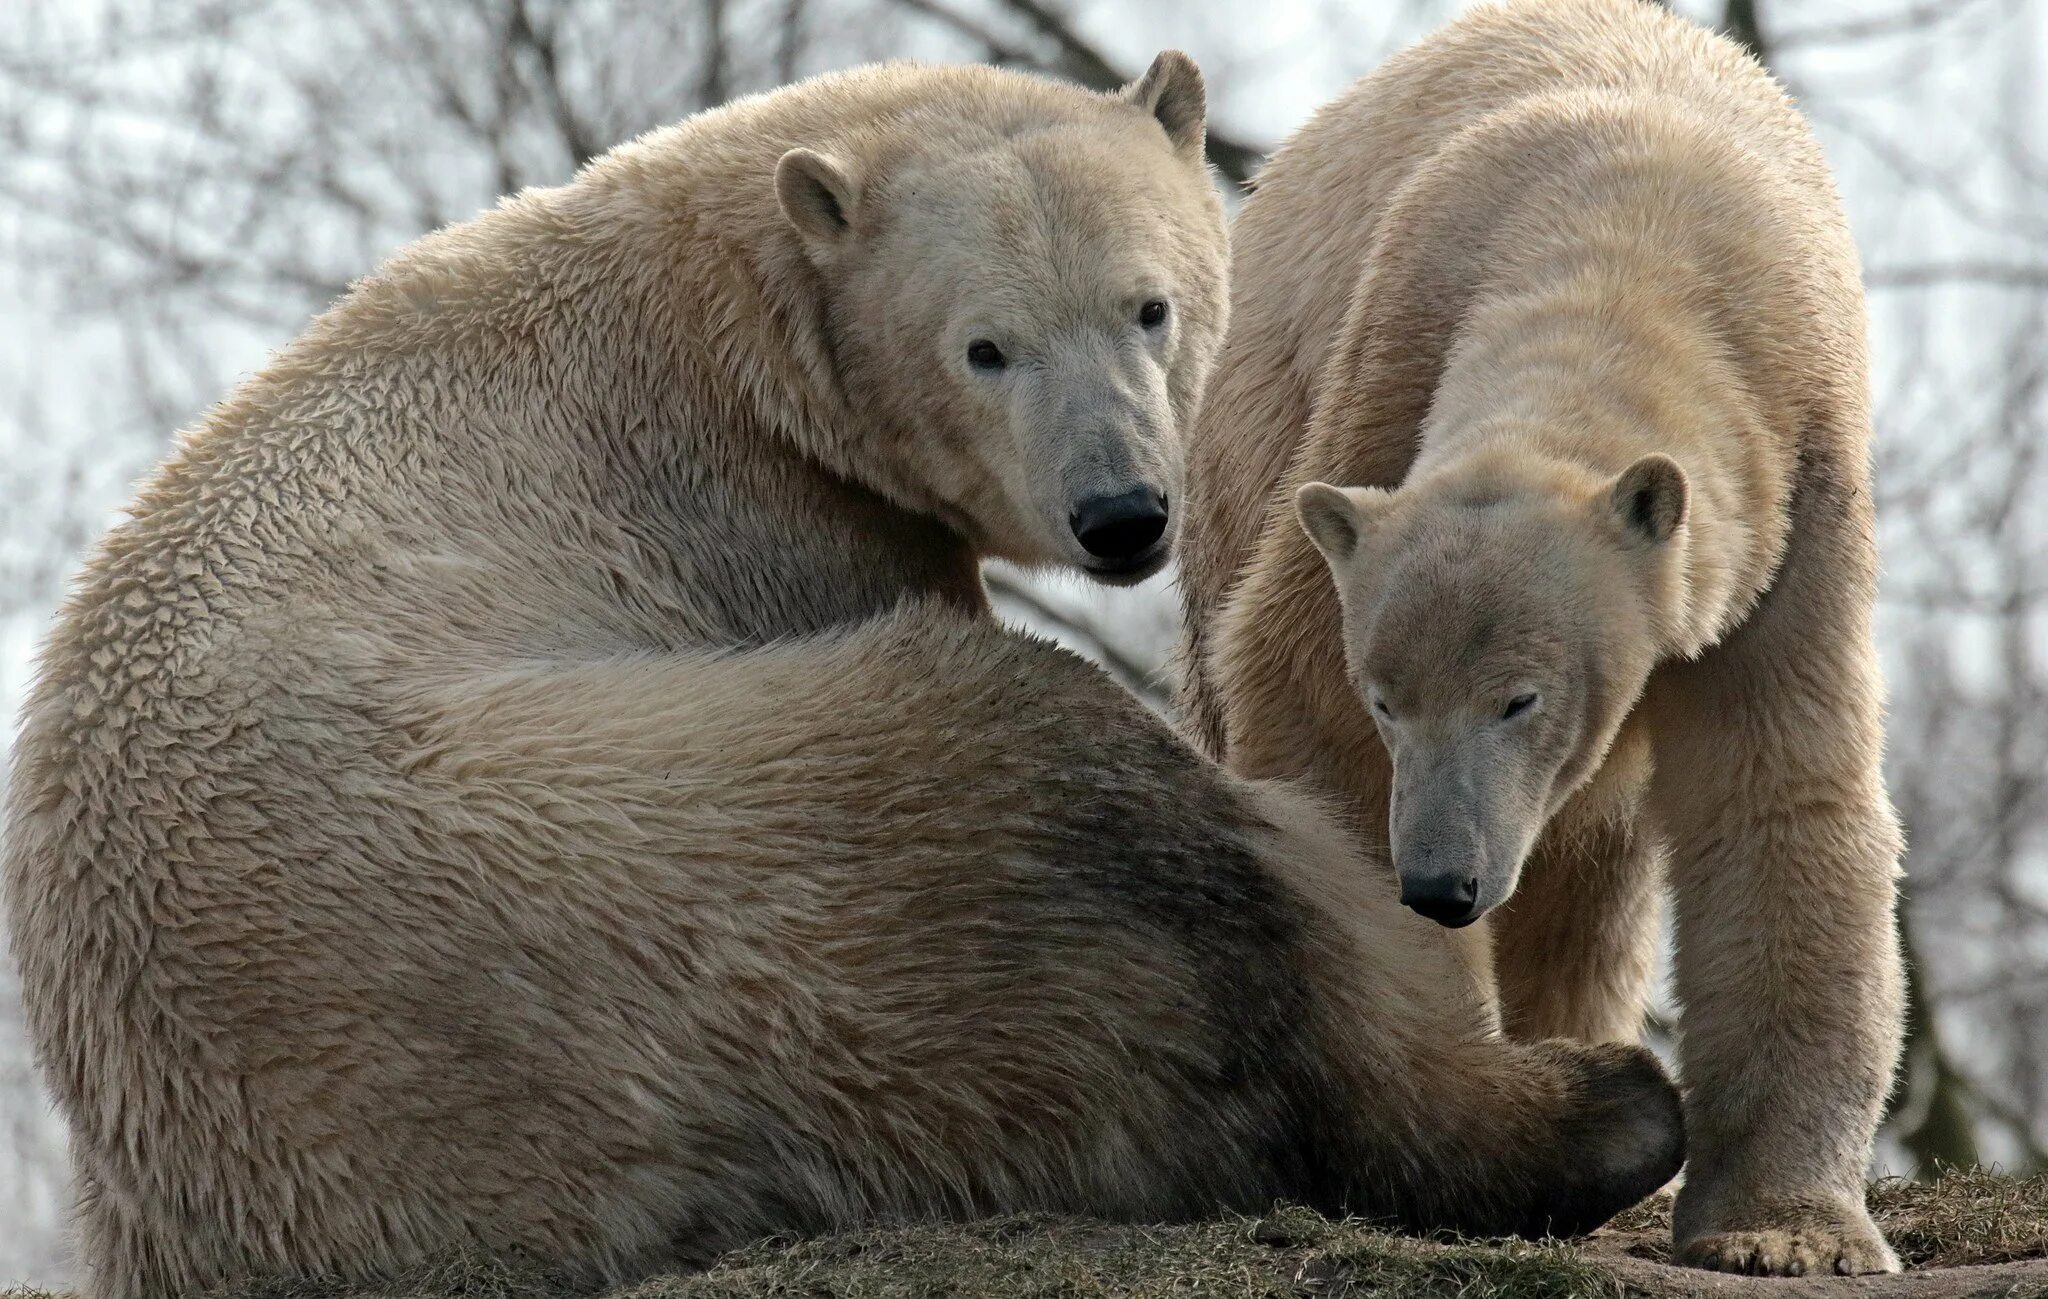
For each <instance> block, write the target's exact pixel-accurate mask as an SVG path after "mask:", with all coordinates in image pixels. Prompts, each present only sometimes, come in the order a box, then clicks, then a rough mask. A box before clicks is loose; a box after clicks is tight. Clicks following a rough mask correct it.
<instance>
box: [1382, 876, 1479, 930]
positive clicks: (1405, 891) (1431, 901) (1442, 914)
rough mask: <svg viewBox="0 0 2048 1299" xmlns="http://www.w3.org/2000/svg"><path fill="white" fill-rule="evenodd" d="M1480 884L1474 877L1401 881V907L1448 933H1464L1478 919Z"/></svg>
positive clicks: (1405, 878) (1424, 877)
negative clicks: (1452, 930) (1451, 931)
mask: <svg viewBox="0 0 2048 1299" xmlns="http://www.w3.org/2000/svg"><path fill="white" fill-rule="evenodd" d="M1478 899H1479V880H1478V879H1477V878H1476V877H1474V876H1471V875H1462V876H1461V875H1427V876H1423V877H1422V878H1420V879H1411V878H1410V877H1408V876H1406V875H1404V876H1402V877H1401V905H1402V906H1404V907H1407V908H1408V909H1409V910H1411V911H1413V912H1415V913H1416V914H1417V915H1420V916H1427V917H1428V918H1429V919H1431V920H1434V921H1436V922H1437V923H1438V924H1440V925H1443V926H1445V927H1446V928H1449V929H1461V928H1463V927H1464V926H1466V925H1469V924H1471V923H1472V922H1473V921H1474V920H1477V919H1478V918H1479V917H1478V915H1477V914H1476V910H1475V905H1476V903H1477V902H1478Z"/></svg>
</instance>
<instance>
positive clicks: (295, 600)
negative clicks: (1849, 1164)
mask: <svg viewBox="0 0 2048 1299" xmlns="http://www.w3.org/2000/svg"><path fill="white" fill-rule="evenodd" d="M1202 132H1203V93H1202V85H1201V81H1200V77H1199V74H1198V73H1197V72H1196V70H1195V68H1194V67H1193V65H1192V64H1191V63H1189V62H1188V61H1187V59H1186V58H1184V57H1182V56H1179V55H1175V54H1168V55H1163V56H1161V58H1160V59H1159V60H1158V61H1157V62H1156V63H1155V64H1154V65H1153V67H1152V69H1151V71H1150V72H1149V73H1148V74H1147V75H1146V76H1145V77H1144V78H1143V79H1142V80H1140V81H1138V82H1137V83H1135V84H1134V85H1132V86H1130V87H1129V88H1127V89H1126V90H1125V91H1124V92H1123V93H1120V94H1115V95H1107V96H1103V95H1095V94H1091V93H1088V92H1085V91H1082V90H1079V89H1076V88H1073V87H1068V86H1062V85H1058V84H1055V83H1051V82H1046V81H1041V80H1037V79H1034V78H1030V77H1026V76H1023V75H1020V74H1015V73H1008V72H999V71H995V70H991V69H985V68H958V69H933V68H921V67H908V66H892V67H884V68H879V69H868V70H861V71H856V72H851V73H846V74H842V75H837V76H831V77H826V78H822V79H819V80H815V81H811V82H807V83H804V84H802V85H799V86H796V87H794V88H791V89H787V90H783V91H780V92H777V93H774V94H771V95H767V96H764V97H759V98H753V99H747V100H743V101H740V102H738V103H735V104H733V105H731V106H729V107H726V108H723V109H720V110H718V111H715V112H711V113H707V114H704V115H702V116H700V117H697V118H694V119H691V120H689V121H687V122H685V123H683V124H682V125H680V126H678V127H675V128H673V129H669V130H664V131H660V132H656V133H654V134H652V135H649V136H647V137H646V138H644V139H641V140H639V141H637V142H634V143H632V144H629V145H626V146H624V147H622V148H620V149H618V150H616V151H614V152H613V153H611V154H610V155H608V156H606V157H604V158H602V159H600V160H598V161H597V162H595V163H594V164H592V165H591V166H590V167H588V168H587V169H586V170H585V171H584V172H583V173H582V174H581V175H579V176H578V177H577V178H576V179H575V180H574V181H573V182H572V183H571V184H569V185H567V186H564V187H562V188H559V189H552V190H541V191H533V192H528V193H526V194H523V195H520V196H519V197H517V198H514V199H511V200H508V201H507V202H506V203H504V204H503V205H501V206H500V207H499V208H498V209H497V210H496V211H493V212H491V213H489V214H487V215H485V216H483V217H482V218H480V219H478V220H476V221H472V222H470V223H467V224H464V225H460V226H456V227H453V228H451V229H448V230H446V231H443V232H441V233H439V234H436V235H433V236H431V237H429V238H427V239H424V240H422V241H420V242H419V243H417V244H415V245H414V246H412V247H411V248H408V249H406V250H405V251H403V252H401V253H400V254H399V255H398V256H397V257H396V258H394V259H393V260H392V261H391V262H390V264H388V265H387V266H386V267H384V268H383V269H382V270H381V271H380V272H379V273H377V274H376V275H374V276H372V277H370V278H369V279H367V280H365V281H364V282H363V283H361V284H360V285H358V286H357V287H356V288H355V289H354V290H352V291H351V292H350V294H349V295H348V296H347V297H346V298H345V299H344V300H343V301H342V302H341V303H340V304H338V305H337V306H336V307H335V308H334V309H333V310H332V311H330V312H328V313H327V314H326V315H324V316H323V317H321V318H320V319H319V320H317V321H316V322H314V324H313V325H312V326H311V328H310V329H309V330H308V331H307V332H306V333H305V335H304V336H303V337H302V338H300V339H299V340H298V341H297V342H295V343H294V344H292V345H291V346H290V347H288V348H286V349H285V350H284V351H283V352H282V353H281V354H280V355H279V356H278V357H277V358H276V359H275V360H274V362H273V363H272V364H271V365H270V366H269V367H268V368H267V369H265V370H264V371H262V372H261V373H260V374H258V375H256V376H255V377H254V378H252V379H251V380H249V381H248V382H246V383H245V384H243V385H242V386H241V387H240V388H239V389H238V390H236V392H235V393H234V394H233V395H231V396H230V397H229V398H228V399H227V400H226V401H225V402H223V403H222V404H221V405H220V406H219V407H218V408H216V409H215V410H214V411H213V412H211V413H210V414H209V415H208V416H207V417H206V419H205V420H204V422H203V423H202V424H201V426H200V427H199V428H197V429H196V430H194V431H193V432H191V433H190V434H188V435H187V436H186V437H184V438H183V440H182V441H181V442H180V444H179V445H178V447H177V448H176V449H175V450H174V452H173V453H172V454H171V456H170V458H169V459H168V460H167V462H166V463H165V464H164V465H163V466H162V467H161V468H160V469H159V470H158V471H157V473H156V474H155V475H154V477H153V478H152V479H151V480H150V482H149V483H148V484H147V485H146V487H145V488H144V489H143V491H142V493H141V496H140V498H139V500H138V501H137V503H136V504H135V506H134V508H133V512H132V514H133V517H132V518H131V519H130V520H129V521H128V522H125V523H123V524H122V525H120V526H119V527H117V528H116V529H115V530H114V531H113V532H112V533H111V534H110V535H109V536H108V537H107V538H106V539H105V541H104V542H103V543H102V544H101V545H100V547H99V549H98V551H97V552H96V554H95V555H94V556H93V557H92V559H91V560H90V562H89V564H88V566H87V568H86V571H85V574H84V576H83V578H82V580H81V582H80V584H79V587H78V589H77V592H76V594H75V596H74V598H73V599H72V600H71V601H70V603H69V604H68V605H67V606H66V608H65V609H64V611H63V613H62V615H61V617H60V620H59V622H58V625H57V628H56V631H55V633H54V635H53V636H52V638H51V640H50V642H49V644H48V646H47V648H46V650H45V652H44V655H43V660H42V673H41V678H40V682H39V684H38V686H37V687H36V689H35V692H34V695H33V698H32V700H31V702H30V703H29V706H28V710H27V721H26V729H25V731H24V733H23V735H22V738H21V741H20V745H19V747H18V749H17V765H16V768H15V771H14V775H13V779H12V782H11V784H10V787H9V800H10V807H9V822H8V827H7V842H6V852H7V856H6V863H5V884H6V894H7V902H8V907H9V918H10V921H11V927H12V928H11V932H12V937H13V950H14V952H15V953H16V955H17V957H18V959H19V961H20V963H21V967H22V978H23V985H24V991H25V994H26V1001H27V1008H28V1012H29V1022H30V1028H31V1032H32V1035H33V1038H34V1041H35V1045H36V1049H37V1051H38V1054H39V1057H40V1060H41V1063H42V1066H43V1068H44V1070H45V1075H46V1077H47V1079H48V1081H49V1084H50V1086H51V1088H52V1090H53V1092H54V1093H55V1096H56V1099H57V1101H58V1104H59V1106H60V1107H61V1109H62V1112H63V1114H64V1116H65V1118H66V1119H67V1120H68V1122H69V1125H70V1130H71V1135H72V1149H73V1153H74V1157H75V1161H76V1165H77V1178H78V1192H79V1203H78V1227H79V1237H80V1243H81V1249H82V1254H83V1257H84V1261H85V1262H86V1264H87V1266H88V1268H89V1270H90V1274H91V1277H92V1285H93V1289H94V1292H95V1293H96V1294H98V1295H100V1296H102V1299H142V1297H143V1296H151V1297H154V1296H158V1295H163V1294H169V1293H179V1292H186V1291H192V1290H197V1289H202V1288H206V1287H210V1286H215V1285H220V1284H225V1283H232V1282H235V1281H237V1280H239V1279H243V1278H250V1277H260V1276H264V1275H290V1274H299V1273H321V1274H333V1275H339V1276H342V1277H350V1278H362V1277H366V1276H372V1275H375V1274H380V1273H385V1272H389V1271H392V1270H394V1269H400V1268H405V1267H408V1266H411V1265H414V1264H421V1263H426V1262H430V1261H432V1260H434V1259H436V1258H438V1257H440V1256H442V1255H444V1254H447V1253H450V1252H454V1251H470V1250H484V1251H488V1252H492V1253H499V1254H504V1255H507V1256H514V1257H517V1258H519V1259H522V1260H525V1261H528V1262H533V1263H538V1264H541V1265H544V1266H546V1267H548V1268H550V1269H553V1270H555V1271H557V1272H559V1273H561V1274H564V1275H566V1276H568V1277H570V1278H571V1279H573V1280H576V1281H579V1282H584V1283H591V1284H599V1283H604V1282H607V1281H618V1280H622V1279H625V1278H628V1277H631V1276H635V1275H640V1274H644V1273H647V1272H650V1271H653V1270H656V1269H660V1268H666V1267H674V1266H682V1265H689V1264H693V1263H699V1262H702V1261H704V1260H706V1259H709V1258H711V1257H712V1256H714V1255H716V1254H717V1253H718V1252H719V1251H721V1250H724V1249H727V1248H729V1247H732V1246H735V1245H738V1244H740V1243H743V1242H746V1241H749V1240H753V1239H755V1238H758V1237H761V1236H764V1235H768V1234H772V1233H782V1232H810V1231H822V1230H828V1229H832V1228H836V1227H843V1226H849V1225H853V1224H858V1223H866V1222H873V1221H877V1220H886V1219H902V1218H929V1217H934V1216H959V1215H967V1214H978V1213H989V1212H998V1211H1013V1210H1024V1209H1047V1210H1059V1211H1072V1212H1087V1213H1096V1214H1105V1215H1112V1216H1116V1217H1121V1218H1126V1219H1142V1220H1158V1219H1167V1218H1176V1217H1187V1216H1190V1215H1196V1214H1201V1213H1206V1212H1211V1211H1214V1210H1216V1209H1219V1208H1231V1207H1234V1208H1240V1209H1253V1208H1258V1207H1261V1206H1263V1205H1266V1204H1268V1203H1270V1201H1271V1200H1272V1199H1273V1198H1275V1197H1281V1196H1284V1197H1289V1198H1294V1199H1299V1200H1306V1201H1310V1202H1313V1203H1316V1204H1320V1205H1323V1206H1325V1207H1327V1208H1330V1209H1332V1210H1338V1209H1355V1210H1356V1211H1358V1212H1362V1213H1370V1214H1376V1215H1387V1216H1392V1217H1395V1218H1398V1219H1400V1220H1402V1221H1405V1222H1408V1223H1411V1224H1414V1225H1416V1226H1418V1227H1432V1226H1439V1225H1442V1226H1454V1227H1461V1228H1464V1229H1467V1230H1475V1231H1522V1232H1540V1231H1545V1230H1558V1231H1569V1230H1576V1229H1581V1228H1586V1227H1590V1226H1591V1225H1593V1224H1594V1223H1597V1222H1598V1221H1600V1220H1601V1219H1603V1218H1605V1217H1606V1216H1608V1215H1609V1214H1610V1213H1612V1212H1614V1211H1615V1210H1617V1209H1619V1208H1620V1207H1622V1206H1623V1205H1625V1204H1627V1203H1629V1202H1631V1201H1632V1200H1634V1199H1636V1198H1638V1197H1640V1196H1641V1195H1643V1194H1645V1193H1647V1192H1648V1191H1649V1190H1651V1189H1653V1188H1654V1187H1655V1186H1656V1185H1658V1184H1659V1183H1661V1182H1662V1181H1663V1180H1664V1179H1665V1178H1667V1177H1668V1176H1669V1175H1670V1174H1671V1173H1672V1172H1673V1171H1674V1170H1675V1168H1676V1167H1677V1164H1678V1162H1679V1159H1680V1157H1681V1154H1680V1152H1681V1148H1682V1135H1683V1128H1682V1122H1681V1118H1680V1115H1679V1110H1678V1105H1677V1098H1676V1093H1675V1091H1673V1089H1672V1088H1671V1086H1670V1084H1669V1082H1668V1080H1667V1079H1666V1078H1665V1077H1664V1076H1663V1074H1662V1072H1661V1071H1660V1069H1659V1068H1658V1067H1657V1065H1656V1064H1655V1063H1654V1061H1652V1060H1650V1059H1649V1058H1648V1057H1647V1056H1646V1055H1645V1054H1643V1053H1642V1052H1640V1051H1639V1050H1636V1049H1634V1048H1628V1047H1597V1048H1589V1047H1585V1046H1580V1045H1575V1044H1548V1045H1541V1046H1534V1047H1532V1046H1525V1045H1518V1044H1510V1043H1507V1042H1504V1041H1501V1040H1499V1039H1497V1038H1490V1037H1488V1036H1487V1035H1486V1033H1485V1031H1484V1029H1485V1020H1484V1017H1483V1013H1482V1010H1481V1008H1480V1007H1478V1006H1477V1005H1476V1003H1475V1001H1474V999H1472V998H1469V997H1463V996H1460V995H1456V994H1452V995H1446V994H1445V993H1444V992H1443V991H1441V988H1440V984H1441V980H1440V979H1438V978H1436V977H1433V975H1432V973H1431V971H1432V969H1433V967H1432V961H1433V959H1434V958H1433V956H1432V952H1433V951H1434V943H1433V942H1432V941H1431V935H1430V933H1429V929H1428V926H1427V925H1426V924H1425V923H1423V922H1421V921H1419V920H1415V919H1414V918H1412V917H1408V916H1406V915H1405V913H1400V912H1399V908H1398V907H1395V906H1394V905H1393V904H1392V902H1391V900H1390V899H1386V898H1384V897H1383V896H1382V892H1381V890H1377V889H1373V888H1369V887H1367V881H1368V880H1369V879H1370V878H1371V876H1370V873H1369V871H1368V869H1367V865H1366V863H1365V862H1364V861H1362V860H1361V859H1360V858H1359V857H1358V856H1357V855H1356V854H1355V853H1353V852H1352V851H1351V850H1350V849H1349V848H1347V847H1346V846H1345V845H1344V844H1343V842H1342V839H1341V836H1339V835H1338V834H1337V833H1336V832H1335V831H1334V830H1333V829H1332V827H1331V825H1330V823H1329V821H1328V820H1327V818H1326V816H1325V815H1324V814H1323V813H1322V812H1321V811H1319V810H1318V809H1317V808H1316V807H1315V806H1314V805H1313V804H1312V803H1311V802H1310V801H1308V800H1306V799H1304V798H1302V797H1301V796H1298V795H1295V794H1292V793H1290V792H1289V791H1288V790H1286V789H1284V788H1281V787H1277V786H1261V785H1254V784H1251V783H1248V782H1244V781H1241V780H1238V779H1236V778H1234V777H1231V776H1229V775H1227V774H1226V773H1224V772H1222V771H1221V770H1220V769H1218V768H1217V767H1216V766H1214V765H1213V764H1211V763H1210V762H1208V761H1207V760H1206V759H1203V758H1201V757H1200V756H1199V755H1196V754H1194V753H1193V752H1191V751H1190V750H1189V749H1188V748H1187V747H1186V746H1185V745H1184V744H1182V743H1181V742H1180V741H1179V740H1178V739H1177V738H1176V737H1175V736H1174V734H1173V733H1172V732H1171V731H1170V730H1169V729H1168V728H1167V727H1166V726H1165V725H1164V724H1163V723H1162V722H1160V721H1158V720H1156V719H1154V718H1153V717H1151V716H1150V715H1149V714H1148V713H1147V712H1146V711H1145V710H1144V709H1143V708H1142V707H1141V706H1139V705H1138V704H1137V703H1136V702H1135V701H1133V700H1132V699H1131V698H1130V697H1129V696H1128V695H1126V694H1125V693H1123V692H1122V691H1120V690H1119V689H1117V688H1116V687H1115V686H1114V685H1113V684H1112V683H1111V682H1109V681H1108V680H1107V679H1106V678H1105V677H1103V676H1102V675H1101V674H1100V673H1098V672H1097V671H1095V670H1094V669H1093V668H1091V667H1089V666H1087V665H1086V664H1083V663H1081V662H1080V661H1078V660H1076V659H1074V658H1072V657H1071V656H1069V655H1067V654H1065V653H1063V652H1061V651H1059V650H1057V649H1055V648H1053V647H1051V646H1048V645H1044V644H1041V643H1039V642H1036V641H1034V640H1031V639H1029V638H1025V637H1020V636H1017V635H1014V634H1011V633H1008V632H1006V631H1004V630H1003V629H1001V627H1000V626H999V625H997V624H996V623H995V622H994V620H993V618H992V617H991V616H990V615H989V613H988V610H987V605H986V600H985V596H984V593H983V589H982V587H981V584H980V580H979V571H978V563H979V561H980V560H981V559H982V558H983V557H985V556H989V555H1004V556H1007V557H1009V558H1012V559H1015V560H1018V561H1020V562H1024V563H1032V564H1057V565H1062V566H1066V567H1071V568H1076V569H1080V570H1082V571H1085V572H1088V573H1090V574H1093V575H1094V576H1096V577H1097V578H1099V579H1101V580H1104V581H1110V582H1120V581H1128V580H1131V579H1133V578H1135V577H1138V576H1142V575H1143V574H1144V573H1147V572H1149V571H1151V570H1152V569H1154V568H1156V567H1157V566H1158V565H1159V564H1160V563H1161V562H1163V560H1164V558H1165V557H1166V555H1167V554H1168V553H1169V552H1170V549H1171V543H1172V531H1171V524H1170V514H1171V513H1172V512H1175V511H1177V509H1178V502H1177V500H1176V499H1175V497H1176V496H1177V493H1178V482H1177V478H1178V439H1179V436H1180V430H1181V428H1182V426H1183V425H1184V424H1185V422H1186V421H1187V420H1188V419H1189V418H1190V417H1191V415H1192V412H1193V409H1194V403H1195V399H1196V395H1197V393H1198V392H1199V390H1200V387H1201V384H1202V382H1203V378H1204V375H1205V372H1206V370H1207V368H1208V366H1209V364H1210V361H1211V359H1212V357H1213V354H1214V352H1215V349H1216V347H1217V346H1218V343H1219V339H1220V335H1221V332H1222V327H1223V323H1224V311H1225V306H1224V301H1223V274H1224V266H1225V244H1224V232H1223V228H1222V218H1221V214H1220V208H1219V204H1218V201H1217V198H1216V195H1215V192H1214V190H1213V188H1212V186H1211V183H1210V180H1209V177H1208V175H1207V173H1206V171H1205V168H1204V164H1203V161H1202ZM1439 973H1440V971H1439Z"/></svg>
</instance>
